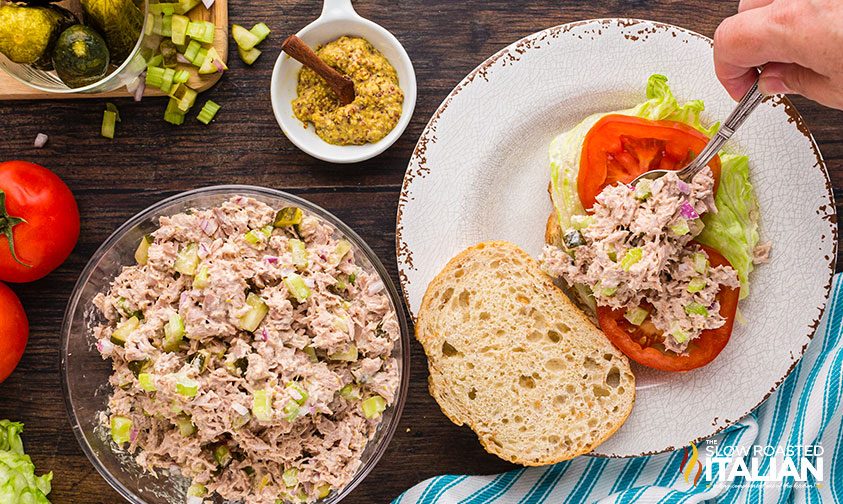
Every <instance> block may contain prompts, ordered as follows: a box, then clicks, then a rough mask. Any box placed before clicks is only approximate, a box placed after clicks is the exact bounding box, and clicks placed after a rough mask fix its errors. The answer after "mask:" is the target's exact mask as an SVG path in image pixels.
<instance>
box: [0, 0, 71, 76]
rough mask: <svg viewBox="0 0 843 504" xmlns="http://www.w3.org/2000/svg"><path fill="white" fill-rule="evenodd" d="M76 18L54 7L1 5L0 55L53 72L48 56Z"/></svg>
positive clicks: (68, 12) (49, 56)
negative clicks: (60, 36)
mask: <svg viewBox="0 0 843 504" xmlns="http://www.w3.org/2000/svg"><path fill="white" fill-rule="evenodd" d="M76 23H78V20H77V19H76V16H74V15H73V13H71V12H70V11H68V10H67V9H63V8H61V7H59V6H57V5H50V6H27V5H14V4H0V53H3V54H4V55H5V56H6V57H7V58H9V59H10V60H12V61H14V62H15V63H21V64H25V65H32V66H34V67H35V68H38V69H41V70H52V68H53V63H52V59H51V53H52V50H53V47H54V46H55V43H56V40H58V38H59V35H60V34H61V32H63V31H64V30H65V29H67V28H68V27H70V26H71V25H74V24H76Z"/></svg>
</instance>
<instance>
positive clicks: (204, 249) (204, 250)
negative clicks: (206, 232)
mask: <svg viewBox="0 0 843 504" xmlns="http://www.w3.org/2000/svg"><path fill="white" fill-rule="evenodd" d="M210 253H211V250H210V249H209V248H208V246H207V245H206V244H205V243H204V242H202V243H200V244H199V257H201V258H203V259H204V258H205V257H208V255H209V254H210Z"/></svg>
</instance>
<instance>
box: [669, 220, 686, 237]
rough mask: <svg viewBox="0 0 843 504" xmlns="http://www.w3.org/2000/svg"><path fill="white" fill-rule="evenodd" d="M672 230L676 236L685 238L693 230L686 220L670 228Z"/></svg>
mask: <svg viewBox="0 0 843 504" xmlns="http://www.w3.org/2000/svg"><path fill="white" fill-rule="evenodd" d="M670 230H671V231H672V232H673V234H675V235H676V236H685V235H686V234H688V233H690V232H691V228H690V226H688V221H686V220H685V219H679V220H678V221H677V222H676V224H674V225H672V226H670Z"/></svg>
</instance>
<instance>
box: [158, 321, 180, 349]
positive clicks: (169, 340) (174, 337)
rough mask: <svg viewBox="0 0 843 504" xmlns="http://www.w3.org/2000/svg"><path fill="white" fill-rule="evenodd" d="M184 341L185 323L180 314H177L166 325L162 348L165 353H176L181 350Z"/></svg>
mask: <svg viewBox="0 0 843 504" xmlns="http://www.w3.org/2000/svg"><path fill="white" fill-rule="evenodd" d="M182 339H184V321H183V320H182V319H181V316H180V315H179V314H178V313H175V314H173V315H171V316H170V320H169V321H168V322H167V323H166V324H165V325H164V341H163V343H162V348H163V349H164V351H165V352H175V351H177V350H178V349H179V346H180V345H181V342H182Z"/></svg>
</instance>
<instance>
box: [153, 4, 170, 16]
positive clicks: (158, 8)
mask: <svg viewBox="0 0 843 504" xmlns="http://www.w3.org/2000/svg"><path fill="white" fill-rule="evenodd" d="M175 11H176V5H175V4H174V3H170V2H161V3H150V4H149V12H150V13H151V14H157V15H159V16H161V15H165V14H173V13H174V12H175Z"/></svg>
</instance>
